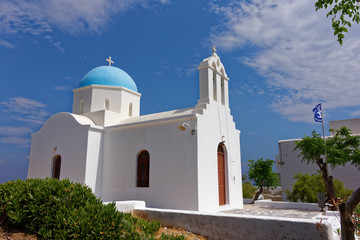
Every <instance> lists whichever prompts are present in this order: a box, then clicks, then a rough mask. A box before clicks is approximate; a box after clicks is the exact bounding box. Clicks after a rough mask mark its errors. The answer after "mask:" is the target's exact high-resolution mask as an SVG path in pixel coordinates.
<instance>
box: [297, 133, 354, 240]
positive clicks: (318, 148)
mask: <svg viewBox="0 0 360 240" xmlns="http://www.w3.org/2000/svg"><path fill="white" fill-rule="evenodd" d="M330 131H331V132H332V134H333V137H331V138H328V139H327V140H326V146H325V141H324V140H323V139H322V138H321V137H320V135H319V134H317V133H316V132H315V131H313V132H312V136H311V137H309V136H305V137H304V138H303V139H302V141H298V142H296V143H295V144H296V147H295V150H296V149H298V150H300V154H299V157H302V160H303V161H306V162H307V163H315V164H317V165H318V167H319V169H320V171H321V174H322V178H323V180H324V183H325V188H326V192H327V195H328V202H330V203H331V204H332V206H333V208H332V209H335V210H336V209H337V205H338V202H337V201H336V196H335V191H334V184H333V177H332V176H329V175H328V164H330V165H331V167H333V168H334V167H336V166H344V165H345V164H346V163H351V164H352V165H354V166H356V167H357V168H358V169H359V170H360V149H359V145H360V137H359V136H354V135H351V131H350V130H349V129H348V128H346V127H342V128H340V129H339V130H334V129H331V130H330ZM325 149H326V161H323V158H322V156H324V155H325ZM359 203H360V187H359V188H358V189H357V190H355V191H354V192H353V194H352V195H351V196H350V198H349V200H348V201H344V202H341V203H340V204H339V210H340V218H341V236H342V239H343V240H347V239H351V240H352V239H354V231H355V223H354V221H353V218H352V213H353V212H354V209H355V208H356V206H357V205H358V204H359Z"/></svg>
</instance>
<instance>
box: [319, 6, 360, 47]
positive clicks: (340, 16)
mask: <svg viewBox="0 0 360 240" xmlns="http://www.w3.org/2000/svg"><path fill="white" fill-rule="evenodd" d="M359 1H360V0H340V1H339V0H335V1H334V0H318V1H316V3H315V8H316V11H317V10H319V9H322V8H325V9H327V8H328V7H330V6H332V9H331V10H330V11H329V12H328V13H327V15H326V16H327V17H329V16H332V27H333V29H334V35H335V36H337V38H338V42H339V44H340V45H342V43H343V38H344V32H348V30H347V27H351V21H352V22H355V23H359V22H360V15H359V5H358V2H359ZM333 4H334V5H333Z"/></svg>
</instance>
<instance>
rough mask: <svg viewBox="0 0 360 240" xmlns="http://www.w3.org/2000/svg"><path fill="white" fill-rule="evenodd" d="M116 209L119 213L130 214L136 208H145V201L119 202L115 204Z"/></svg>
mask: <svg viewBox="0 0 360 240" xmlns="http://www.w3.org/2000/svg"><path fill="white" fill-rule="evenodd" d="M109 203H111V202H104V204H109ZM115 206H116V209H117V210H118V211H119V212H125V213H130V212H133V211H134V209H135V208H145V201H118V202H115Z"/></svg>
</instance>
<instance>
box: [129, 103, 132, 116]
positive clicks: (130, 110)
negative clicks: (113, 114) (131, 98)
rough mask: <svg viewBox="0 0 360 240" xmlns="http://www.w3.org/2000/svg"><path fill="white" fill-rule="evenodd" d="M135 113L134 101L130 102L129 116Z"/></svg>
mask: <svg viewBox="0 0 360 240" xmlns="http://www.w3.org/2000/svg"><path fill="white" fill-rule="evenodd" d="M132 115H133V106H132V103H130V104H129V116H130V117H132Z"/></svg>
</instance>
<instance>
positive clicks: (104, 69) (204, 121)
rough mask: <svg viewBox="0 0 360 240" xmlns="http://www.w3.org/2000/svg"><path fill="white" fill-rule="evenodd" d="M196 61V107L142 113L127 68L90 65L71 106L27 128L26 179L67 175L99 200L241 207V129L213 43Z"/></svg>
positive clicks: (207, 207)
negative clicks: (36, 126)
mask: <svg viewBox="0 0 360 240" xmlns="http://www.w3.org/2000/svg"><path fill="white" fill-rule="evenodd" d="M110 61H111V59H110ZM198 68H199V83H200V99H199V100H198V104H197V105H196V106H194V107H191V108H187V109H178V110H174V111H168V112H161V113H155V114H149V115H143V116H140V97H141V94H140V93H139V92H138V89H137V86H136V84H135V82H134V81H133V79H132V78H131V77H130V76H129V75H128V74H127V73H126V72H124V71H123V70H121V69H119V68H116V67H113V66H100V67H97V68H94V69H93V70H91V71H90V72H88V73H87V74H86V75H85V76H84V78H83V79H82V80H81V82H80V85H79V87H78V88H76V89H74V98H73V111H72V113H65V112H63V113H57V114H55V115H53V116H52V117H50V118H49V119H48V120H47V121H46V123H45V124H44V125H43V127H42V128H41V130H40V131H38V132H36V133H34V134H32V139H31V153H30V160H29V170H28V178H45V177H53V178H58V179H64V178H69V179H70V180H72V181H76V182H80V183H84V184H87V185H88V186H90V187H91V188H92V190H93V192H94V193H95V194H96V196H98V197H101V198H102V200H103V201H122V200H143V201H145V202H146V205H147V206H148V207H156V208H168V209H185V210H195V211H218V210H221V209H226V208H242V206H243V203H242V202H243V198H242V181H241V159H240V138H239V135H240V131H238V130H237V129H236V128H235V123H234V121H233V118H232V116H231V114H230V108H229V89H228V80H229V78H228V77H227V74H226V72H225V68H224V66H223V64H222V63H221V61H220V58H219V57H218V55H217V54H216V52H215V50H214V53H213V54H212V55H211V56H210V57H209V58H206V59H204V60H203V61H202V62H201V63H200V65H199V67H198ZM167 91H171V90H170V89H169V90H167ZM159 97H161V96H159ZM163 100H164V101H166V99H163Z"/></svg>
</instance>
